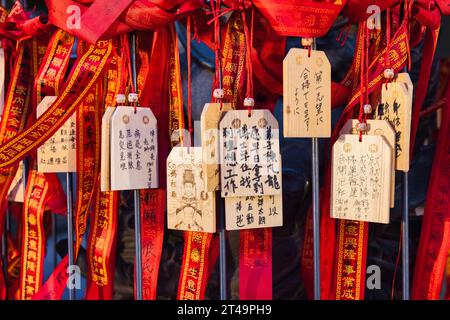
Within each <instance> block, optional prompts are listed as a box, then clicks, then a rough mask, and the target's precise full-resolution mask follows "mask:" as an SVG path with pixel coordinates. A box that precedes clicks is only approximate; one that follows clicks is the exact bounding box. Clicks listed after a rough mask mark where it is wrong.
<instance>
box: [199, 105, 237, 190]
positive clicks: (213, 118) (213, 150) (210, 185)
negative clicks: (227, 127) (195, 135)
mask: <svg viewBox="0 0 450 320" xmlns="http://www.w3.org/2000/svg"><path fill="white" fill-rule="evenodd" d="M232 109H233V108H232V104H231V103H222V104H220V103H207V104H205V107H204V108H203V111H202V114H201V117H200V127H201V139H202V144H201V145H202V150H203V155H202V162H203V164H202V165H203V172H204V173H205V191H215V190H217V189H218V187H219V122H220V118H221V117H222V115H223V113H224V112H226V111H229V110H232Z"/></svg>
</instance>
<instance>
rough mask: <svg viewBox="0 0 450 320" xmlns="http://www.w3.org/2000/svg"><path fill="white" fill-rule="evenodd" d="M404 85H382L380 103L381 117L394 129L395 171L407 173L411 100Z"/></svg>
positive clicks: (399, 83)
mask: <svg viewBox="0 0 450 320" xmlns="http://www.w3.org/2000/svg"><path fill="white" fill-rule="evenodd" d="M411 93H412V92H411V90H410V91H408V89H407V86H406V85H405V83H402V82H391V83H387V84H386V85H384V84H383V86H382V89H381V103H382V107H383V115H382V116H381V119H383V120H388V121H389V122H390V123H391V125H392V127H393V128H394V129H395V157H396V164H395V165H396V169H397V170H400V171H404V172H408V171H409V148H410V146H409V142H410V135H411V113H412V98H411Z"/></svg>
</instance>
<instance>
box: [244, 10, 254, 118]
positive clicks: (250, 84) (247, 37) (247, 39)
mask: <svg viewBox="0 0 450 320" xmlns="http://www.w3.org/2000/svg"><path fill="white" fill-rule="evenodd" d="M251 10H252V11H251V13H252V20H251V21H252V27H251V32H249V30H248V25H247V20H246V18H245V10H242V13H241V14H242V21H243V23H244V35H245V42H246V46H245V47H246V57H245V61H246V66H247V92H246V98H253V77H252V75H253V69H252V58H251V52H252V43H253V9H251ZM247 109H248V113H249V116H250V115H251V111H252V107H251V106H248V107H247Z"/></svg>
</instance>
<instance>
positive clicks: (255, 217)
mask: <svg viewBox="0 0 450 320" xmlns="http://www.w3.org/2000/svg"><path fill="white" fill-rule="evenodd" d="M225 213H226V229H227V230H243V229H256V228H268V227H280V226H282V225H283V201H282V195H270V196H248V197H235V198H225Z"/></svg>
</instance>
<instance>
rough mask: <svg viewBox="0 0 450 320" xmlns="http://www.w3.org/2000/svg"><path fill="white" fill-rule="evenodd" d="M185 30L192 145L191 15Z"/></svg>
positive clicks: (189, 125)
mask: <svg viewBox="0 0 450 320" xmlns="http://www.w3.org/2000/svg"><path fill="white" fill-rule="evenodd" d="M186 32H187V36H186V43H187V50H186V56H187V68H188V74H187V94H188V98H187V109H188V128H189V139H190V144H189V146H192V141H193V140H192V139H193V136H192V135H193V129H192V94H191V16H188V17H187V28H186Z"/></svg>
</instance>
